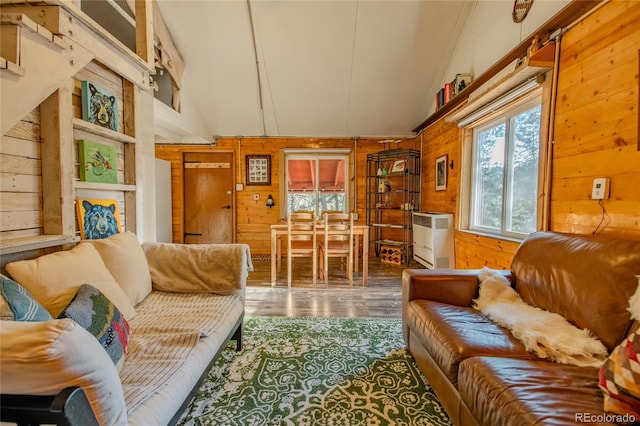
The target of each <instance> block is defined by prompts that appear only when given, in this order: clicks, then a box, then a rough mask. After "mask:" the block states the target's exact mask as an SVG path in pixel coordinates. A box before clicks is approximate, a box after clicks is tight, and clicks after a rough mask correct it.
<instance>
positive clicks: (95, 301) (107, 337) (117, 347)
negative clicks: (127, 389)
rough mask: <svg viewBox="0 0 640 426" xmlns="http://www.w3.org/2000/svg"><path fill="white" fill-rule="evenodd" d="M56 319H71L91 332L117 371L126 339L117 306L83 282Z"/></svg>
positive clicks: (122, 317)
mask: <svg viewBox="0 0 640 426" xmlns="http://www.w3.org/2000/svg"><path fill="white" fill-rule="evenodd" d="M58 318H59V319H60V318H71V319H72V320H74V321H75V322H77V323H78V324H80V325H81V326H82V327H83V328H85V329H86V330H87V331H89V333H91V334H93V335H94V336H95V337H96V339H98V342H100V344H101V345H102V347H103V348H104V350H106V351H107V354H108V355H109V357H110V358H111V360H112V361H113V363H114V364H115V365H116V368H117V369H118V370H120V368H122V364H123V363H124V356H125V354H126V353H127V345H128V341H129V324H128V323H127V320H126V319H125V318H124V316H122V314H121V313H120V311H119V310H118V308H116V307H115V305H114V304H113V303H111V301H110V300H109V299H108V298H107V297H106V296H105V295H104V294H102V293H101V292H100V290H98V289H97V288H95V287H93V286H92V285H89V284H83V285H81V286H80V288H79V289H78V292H77V293H76V295H75V297H74V298H73V299H72V300H71V302H70V303H69V305H67V307H66V308H65V309H64V310H63V311H62V313H61V314H60V315H59V316H58Z"/></svg>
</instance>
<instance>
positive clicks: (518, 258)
mask: <svg viewBox="0 0 640 426" xmlns="http://www.w3.org/2000/svg"><path fill="white" fill-rule="evenodd" d="M511 271H512V272H513V274H514V275H515V276H516V286H515V287H516V290H517V291H518V293H519V294H520V296H521V297H522V299H523V300H524V301H525V302H527V303H528V304H530V305H533V306H537V307H539V308H542V309H545V310H547V311H550V312H555V313H558V314H560V315H562V316H563V317H564V318H566V319H567V320H568V321H569V322H571V323H573V324H574V325H576V326H577V327H579V328H586V329H588V330H591V331H592V332H593V334H594V335H595V336H596V337H597V338H598V339H600V340H601V341H602V342H603V343H604V344H605V346H606V347H607V349H608V350H609V351H611V350H613V348H615V347H616V346H617V345H618V344H619V343H620V342H621V341H622V340H624V338H625V337H626V336H627V334H628V333H629V330H628V326H629V320H630V315H629V312H628V311H627V307H628V306H629V303H628V301H629V297H631V295H632V294H633V293H634V292H635V290H636V289H637V288H638V281H637V279H636V278H635V277H634V275H637V274H640V241H631V240H620V239H612V238H607V237H602V236H593V235H575V234H559V233H552V232H537V233H534V234H531V235H530V236H529V237H527V239H526V240H525V242H524V243H523V244H522V245H520V247H519V248H518V251H517V252H516V254H515V256H514V258H513V262H512V264H511Z"/></svg>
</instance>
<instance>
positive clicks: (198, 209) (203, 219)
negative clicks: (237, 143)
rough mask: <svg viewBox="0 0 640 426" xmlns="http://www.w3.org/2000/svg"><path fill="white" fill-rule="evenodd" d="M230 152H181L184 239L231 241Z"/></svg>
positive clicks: (232, 224)
mask: <svg viewBox="0 0 640 426" xmlns="http://www.w3.org/2000/svg"><path fill="white" fill-rule="evenodd" d="M233 181H234V171H233V153H230V152H221V153H195V152H194V153H185V154H184V242H185V243H186V244H212V243H216V244H228V243H233V242H235V226H234V217H235V214H234V212H235V208H234V196H233Z"/></svg>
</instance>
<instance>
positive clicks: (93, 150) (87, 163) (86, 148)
mask: <svg viewBox="0 0 640 426" xmlns="http://www.w3.org/2000/svg"><path fill="white" fill-rule="evenodd" d="M78 160H79V162H80V180H83V181H85V182H100V183H118V171H117V161H118V159H117V157H116V149H115V148H114V147H113V146H110V145H104V144H101V143H97V142H92V141H87V140H79V141H78Z"/></svg>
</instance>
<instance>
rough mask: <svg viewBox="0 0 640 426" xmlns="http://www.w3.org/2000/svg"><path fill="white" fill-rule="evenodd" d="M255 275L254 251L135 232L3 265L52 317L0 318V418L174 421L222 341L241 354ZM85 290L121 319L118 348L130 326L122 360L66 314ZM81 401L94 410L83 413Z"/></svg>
mask: <svg viewBox="0 0 640 426" xmlns="http://www.w3.org/2000/svg"><path fill="white" fill-rule="evenodd" d="M252 269H253V268H252V265H251V256H250V252H249V247H248V246H247V245H243V244H227V245H179V244H163V243H145V244H142V245H140V244H139V243H138V240H137V238H136V236H135V235H133V234H132V233H123V234H117V235H115V236H113V237H110V238H109V239H105V240H96V241H86V242H81V243H80V244H78V245H77V246H76V247H74V248H73V249H71V250H68V251H63V252H57V253H54V254H50V255H46V256H42V257H40V258H37V259H34V260H27V261H20V262H14V263H11V264H9V265H7V271H8V273H9V274H10V275H11V278H13V280H15V282H17V283H19V284H21V285H22V286H23V287H24V288H25V289H26V290H27V291H28V293H30V294H31V295H32V297H33V298H34V299H35V300H36V301H37V302H38V303H39V304H40V305H41V306H42V307H44V309H46V311H48V312H49V313H50V314H51V316H52V318H54V319H51V320H46V321H15V320H14V321H2V324H1V329H0V336H1V339H0V351H1V352H0V388H1V389H2V398H1V404H2V407H0V415H1V416H2V420H3V421H14V422H15V421H17V422H23V423H26V422H29V423H40V422H44V423H46V422H58V421H61V420H60V419H61V418H62V419H64V420H63V421H65V422H68V423H70V424H75V423H77V424H83V425H85V424H95V423H97V424H101V425H125V424H129V425H151V424H153V425H163V424H173V423H175V422H177V420H178V419H179V417H180V415H181V414H182V412H183V411H184V409H185V408H186V406H187V405H188V403H189V401H190V399H191V397H192V396H193V394H194V393H195V391H197V388H198V386H199V384H200V383H201V381H202V379H203V378H204V374H206V372H207V371H208V370H209V368H210V365H211V364H212V362H213V361H214V359H215V358H216V357H217V355H218V354H219V353H220V352H221V351H222V350H223V349H224V348H225V347H226V345H227V343H228V342H229V341H230V340H236V341H237V349H240V347H241V328H242V319H243V315H244V302H243V298H244V286H245V283H246V278H247V275H248V272H249V271H251V270H252ZM5 280H6V278H3V285H4V283H5ZM6 282H9V281H6ZM82 284H90V285H91V287H90V288H92V289H93V288H95V289H98V290H99V292H100V293H101V294H103V295H104V296H106V299H108V301H109V302H112V305H113V309H112V311H113V312H116V311H117V312H119V313H120V314H121V317H124V319H125V322H121V323H116V322H112V323H111V324H115V325H113V326H112V327H111V328H110V329H109V330H110V331H111V332H112V334H111V335H107V341H108V342H109V343H111V342H112V341H113V340H114V339H115V340H117V339H118V338H122V336H124V335H125V334H126V333H124V332H123V330H124V329H125V328H126V327H127V326H128V329H129V335H128V338H125V339H124V340H125V343H124V347H126V353H125V354H124V355H123V359H120V360H114V359H113V358H112V357H110V356H111V354H110V353H109V354H108V351H105V349H103V348H102V347H101V345H100V343H99V342H98V340H97V338H96V337H97V336H96V337H94V336H95V333H94V331H95V330H93V329H90V328H87V329H85V328H84V327H82V326H80V325H79V324H82V321H81V320H77V321H76V320H75V319H70V318H69V317H67V318H59V316H64V315H67V314H68V313H69V312H74V311H73V310H71V308H70V306H72V305H73V304H74V303H77V299H78V297H79V295H80V292H79V290H78V289H79V288H80V286H81V285H82ZM12 285H13V284H12ZM94 291H95V290H94ZM28 293H27V295H28ZM96 293H97V291H96ZM0 299H2V300H1V302H2V303H7V301H6V300H5V297H0ZM101 300H103V299H101ZM109 302H105V303H107V305H109V306H110V304H109ZM76 306H77V305H76ZM9 307H10V308H11V309H13V306H9ZM5 308H6V307H5ZM112 311H109V312H112ZM95 312H98V309H97V308H96V309H95V310H94V314H95ZM115 318H118V317H115ZM118 324H120V325H118ZM122 324H125V326H122ZM113 330H115V332H113ZM92 333H93V335H92ZM105 348H106V345H105ZM117 361H119V362H117ZM121 361H123V362H121ZM69 388H71V389H73V388H81V391H73V392H71V391H69ZM65 389H67V390H65ZM60 392H63V395H61V396H58V397H57V398H56V397H55V395H57V394H58V393H60ZM78 394H79V396H77V395H78ZM42 395H47V396H50V397H47V398H44V399H43V397H41V396H42ZM35 396H37V397H35ZM63 396H64V397H67V398H68V399H70V401H65V398H64V397H63ZM85 396H86V401H88V404H89V406H90V408H91V409H90V410H88V409H87V407H86V404H84V405H85V406H84V407H83V402H82V400H83V398H85ZM52 404H53V405H52ZM37 406H41V409H40V410H34V408H35V407H37ZM56 407H61V410H62V413H55V411H56V410H57V409H58V408H56ZM65 409H66V412H64V411H65Z"/></svg>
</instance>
